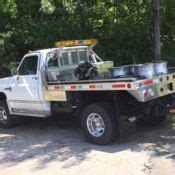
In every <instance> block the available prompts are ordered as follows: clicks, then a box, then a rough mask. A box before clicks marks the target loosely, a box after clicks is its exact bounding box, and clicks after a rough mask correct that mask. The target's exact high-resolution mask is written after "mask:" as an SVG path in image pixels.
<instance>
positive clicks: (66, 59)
mask: <svg viewBox="0 0 175 175" xmlns="http://www.w3.org/2000/svg"><path fill="white" fill-rule="evenodd" d="M60 63H61V66H69V57H68V53H67V52H65V53H62V56H61V58H60Z"/></svg>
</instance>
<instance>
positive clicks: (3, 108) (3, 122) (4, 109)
mask: <svg viewBox="0 0 175 175" xmlns="http://www.w3.org/2000/svg"><path fill="white" fill-rule="evenodd" d="M3 113H4V114H5V115H6V119H3V117H2V116H3ZM14 123H15V118H14V116H12V115H10V113H9V109H8V105H7V102H6V100H2V101H0V127H2V128H11V127H13V126H14Z"/></svg>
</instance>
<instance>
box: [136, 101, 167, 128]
mask: <svg viewBox="0 0 175 175" xmlns="http://www.w3.org/2000/svg"><path fill="white" fill-rule="evenodd" d="M147 108H148V109H149V112H148V113H146V114H144V116H143V117H142V118H141V119H140V120H139V121H138V122H137V124H139V125H142V126H156V125H159V124H161V123H162V122H164V121H165V120H166V118H167V108H166V105H165V104H164V103H163V102H162V101H161V100H159V101H156V102H153V103H148V104H147Z"/></svg>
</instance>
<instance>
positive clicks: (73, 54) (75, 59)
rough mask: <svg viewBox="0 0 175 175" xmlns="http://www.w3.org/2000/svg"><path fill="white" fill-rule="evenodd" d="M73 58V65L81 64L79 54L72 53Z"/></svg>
mask: <svg viewBox="0 0 175 175" xmlns="http://www.w3.org/2000/svg"><path fill="white" fill-rule="evenodd" d="M71 58H72V64H73V65H78V64H79V61H78V53H77V52H76V51H74V52H71Z"/></svg>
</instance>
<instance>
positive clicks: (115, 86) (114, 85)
mask: <svg viewBox="0 0 175 175" xmlns="http://www.w3.org/2000/svg"><path fill="white" fill-rule="evenodd" d="M125 87H126V85H125V84H113V85H112V88H125Z"/></svg>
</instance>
